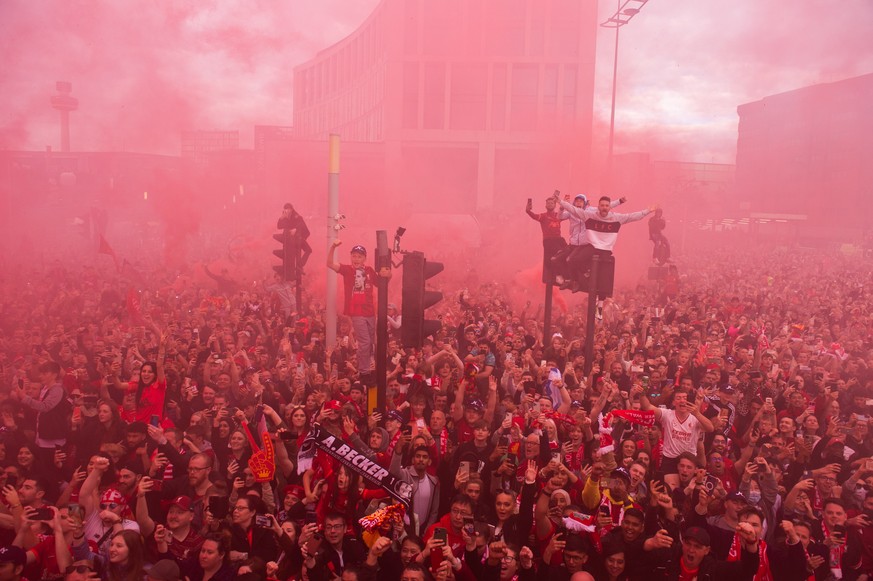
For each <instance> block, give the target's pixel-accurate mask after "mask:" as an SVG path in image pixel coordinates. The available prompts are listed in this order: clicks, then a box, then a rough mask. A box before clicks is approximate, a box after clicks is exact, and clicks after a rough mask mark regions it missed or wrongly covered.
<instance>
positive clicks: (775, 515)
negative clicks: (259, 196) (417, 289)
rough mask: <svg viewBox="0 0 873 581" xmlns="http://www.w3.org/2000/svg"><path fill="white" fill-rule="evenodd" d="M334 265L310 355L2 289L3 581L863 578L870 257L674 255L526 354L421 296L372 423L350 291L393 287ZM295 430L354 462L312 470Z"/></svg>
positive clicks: (232, 322)
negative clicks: (352, 454) (332, 306)
mask: <svg viewBox="0 0 873 581" xmlns="http://www.w3.org/2000/svg"><path fill="white" fill-rule="evenodd" d="M604 212H608V208H605V209H604ZM338 246H339V244H336V245H334V246H333V247H332V250H331V253H330V255H329V260H328V265H329V266H330V268H331V269H333V270H335V271H336V272H337V273H338V276H342V277H343V278H344V279H346V282H347V284H346V286H345V290H346V293H347V296H346V297H345V298H346V314H348V315H350V316H348V317H346V316H343V317H340V320H339V323H338V328H337V335H336V336H337V341H336V343H335V344H326V338H327V333H326V329H325V316H324V309H323V302H322V304H317V303H316V302H315V301H310V302H308V303H307V304H304V305H299V306H298V309H297V310H296V311H295V312H293V313H290V314H289V313H288V312H286V311H285V310H283V308H282V307H281V305H280V304H279V301H278V299H277V297H275V296H273V295H271V294H270V292H269V291H266V290H263V289H260V288H254V289H252V288H247V289H246V290H237V291H234V292H229V293H224V294H222V293H220V292H216V291H210V290H206V289H192V288H189V289H186V290H183V291H182V292H179V291H178V289H176V288H174V287H173V285H172V276H171V274H170V273H165V272H164V273H152V274H151V276H148V277H146V278H147V280H145V281H141V283H140V286H139V287H138V288H136V289H130V288H129V285H128V284H126V283H122V282H121V281H118V280H117V279H114V278H113V277H112V276H110V275H108V274H107V273H104V272H102V271H100V270H98V269H95V268H91V267H83V268H75V267H72V266H67V267H64V266H61V265H60V264H56V265H54V266H53V267H51V268H47V269H45V270H43V271H40V272H29V273H27V274H26V275H24V274H22V277H21V278H18V279H16V280H11V279H10V280H6V281H5V282H4V283H3V289H2V290H3V301H2V307H0V310H2V317H0V326H2V337H0V358H2V387H0V466H2V473H0V581H18V580H19V579H26V580H28V581H38V580H45V581H51V580H57V579H61V578H64V579H66V580H67V581H92V580H96V579H98V578H99V579H101V580H103V581H140V580H142V579H152V580H154V581H177V580H180V579H185V578H187V579H188V581H210V580H214V581H229V580H230V579H232V578H234V577H241V578H245V579H249V580H252V581H255V580H264V579H271V580H273V579H275V580H278V581H287V580H296V579H307V580H309V581H322V580H323V581H329V580H331V579H335V578H341V579H342V580H343V581H353V580H371V579H375V578H376V577H377V576H378V578H380V579H385V580H394V579H400V580H402V581H425V580H430V579H437V580H439V581H446V580H449V579H457V580H472V579H474V578H478V579H483V580H484V579H494V580H496V579H500V580H501V581H510V580H515V579H521V580H531V579H534V578H537V579H554V580H560V579H573V580H574V581H584V580H586V579H598V580H600V579H604V580H607V579H608V580H611V581H612V580H621V579H630V580H635V579H671V580H675V579H679V580H682V581H691V580H694V579H699V580H704V579H736V580H741V579H755V580H771V579H772V580H783V579H784V580H798V581H800V580H804V581H806V580H812V579H816V580H824V579H865V578H867V577H868V576H869V575H871V573H873V543H871V541H873V492H871V491H873V458H871V456H873V440H871V436H870V430H869V428H868V422H869V421H870V414H871V412H873V385H871V382H873V373H871V369H873V345H871V332H873V311H871V309H870V305H871V292H873V286H871V272H873V269H871V263H870V262H869V261H867V260H866V259H861V258H851V259H848V258H844V257H841V256H837V255H831V254H827V253H823V252H822V253H819V252H812V251H804V252H798V251H776V250H761V251H760V252H759V253H758V254H757V255H755V256H748V255H747V254H745V253H734V252H729V251H727V250H724V251H719V252H717V253H714V254H709V255H707V256H701V257H698V258H696V259H695V258H694V257H688V258H687V259H686V262H685V263H684V264H683V272H684V274H683V276H682V277H681V279H678V278H677V280H676V281H674V283H673V284H671V285H670V287H669V288H666V289H665V287H664V285H663V283H658V282H644V283H641V284H639V285H638V286H636V287H633V288H625V289H618V290H617V292H616V295H615V296H614V297H612V298H608V299H606V300H605V301H604V304H603V308H602V319H600V320H598V321H597V324H596V327H595V328H594V329H585V324H584V316H583V313H581V312H572V311H570V312H565V313H561V314H559V315H558V316H557V318H556V320H555V321H553V322H552V325H551V329H550V333H549V335H548V336H545V335H544V334H543V321H542V307H541V306H540V308H536V307H535V306H532V305H531V304H530V302H528V303H526V304H512V302H511V300H510V299H509V298H508V296H509V293H508V292H507V289H506V286H505V285H502V284H499V283H488V284H482V285H480V286H478V287H476V288H466V289H464V290H461V289H463V288H464V287H465V286H466V285H465V284H464V280H463V278H462V277H461V276H457V277H455V278H454V279H451V278H450V277H445V278H446V280H454V282H453V283H451V284H453V285H455V286H456V288H444V289H442V290H443V291H444V293H445V295H446V299H445V300H443V301H442V302H441V303H439V304H438V306H437V307H436V309H438V310H439V313H440V316H441V320H442V323H443V326H442V330H441V331H440V332H439V333H437V334H436V335H435V336H432V337H430V338H428V339H427V340H426V341H425V343H424V345H423V347H422V348H421V349H410V348H404V347H403V346H402V345H401V344H400V342H399V337H400V331H399V330H398V329H396V328H395V326H392V328H391V336H390V340H389V343H388V345H387V352H388V355H387V357H388V361H387V365H388V379H387V398H386V399H387V405H386V407H385V408H383V409H374V410H370V409H368V407H367V405H368V404H367V402H368V390H369V389H371V388H372V385H371V384H372V383H373V380H374V374H373V373H372V368H373V367H374V365H375V363H374V362H373V360H372V359H371V357H372V347H371V336H370V335H369V333H370V330H369V329H370V328H369V322H368V321H362V320H360V319H363V318H369V317H370V316H372V315H373V313H372V311H369V310H367V308H366V305H365V304H362V303H357V302H355V301H356V300H357V299H356V298H354V297H352V296H351V295H350V294H349V293H364V294H366V293H367V292H372V282H373V280H374V277H375V276H379V275H383V276H389V275H390V273H383V272H379V273H377V272H376V271H374V270H372V269H370V268H369V267H366V269H365V270H366V272H364V273H363V274H360V273H359V272H358V271H359V270H362V269H364V267H363V263H364V260H363V259H364V258H366V249H365V248H363V247H361V246H354V247H353V248H352V249H351V255H352V264H351V265H343V264H341V261H340V260H339V259H338V258H337V252H336V251H337V248H338ZM356 253H357V255H358V256H355V254H356ZM359 275H360V277H361V278H360V279H356V277H358V276H359ZM22 280H26V281H28V282H29V284H22V283H21V281H22ZM445 284H447V285H448V284H450V283H445ZM364 300H366V297H365V298H364ZM349 309H351V311H349ZM400 326H401V327H402V320H401V321H400ZM362 333H367V336H366V337H362V336H359V335H361V334H362ZM587 333H593V336H594V346H595V349H594V359H593V361H590V362H586V361H585V358H584V343H585V338H586V336H587ZM361 343H364V344H365V345H366V347H367V348H366V349H361ZM362 360H363V361H362ZM362 362H363V363H364V365H361V363H362ZM316 432H317V433H320V434H328V435H330V436H332V438H331V439H336V440H339V441H342V442H343V443H344V445H345V446H346V449H347V450H353V451H356V453H357V454H358V455H359V456H358V458H362V459H363V460H361V461H352V462H341V461H339V460H338V459H337V458H336V457H335V456H333V455H331V454H330V453H328V451H327V450H325V449H322V448H316V449H315V450H313V451H311V452H312V455H311V457H309V455H307V454H306V448H307V442H308V440H309V438H311V437H312V434H313V433H316ZM304 457H307V460H306V461H305V462H304V460H303V458H304ZM265 458H266V459H267V460H268V462H267V463H265V462H264V460H265ZM365 463H366V465H367V466H372V467H375V469H376V470H379V471H384V473H385V474H389V473H390V474H391V475H392V476H393V477H394V478H396V479H397V480H398V481H400V482H402V483H406V485H407V486H406V488H405V489H404V490H405V492H406V493H407V496H406V497H402V496H400V495H397V494H393V493H392V492H391V491H389V490H386V488H385V487H381V486H379V485H378V484H377V483H376V482H375V481H374V480H373V478H371V476H372V475H373V474H374V470H373V469H368V470H365V469H364V468H363V466H364V464H365ZM267 464H269V466H268V465H267ZM265 475H266V476H265Z"/></svg>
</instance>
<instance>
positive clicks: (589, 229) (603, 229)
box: [555, 192, 657, 280]
mask: <svg viewBox="0 0 873 581" xmlns="http://www.w3.org/2000/svg"><path fill="white" fill-rule="evenodd" d="M555 199H556V200H557V202H558V203H559V204H560V205H561V207H562V208H564V209H565V210H566V211H567V212H569V213H570V215H571V216H574V217H576V218H579V219H580V220H582V221H584V224H585V235H586V241H587V243H586V244H584V245H583V246H581V248H580V249H579V251H578V252H575V253H574V254H573V256H571V257H570V260H568V262H567V265H568V267H569V270H570V272H571V273H573V274H575V275H576V276H578V277H579V279H578V280H581V278H582V275H583V274H584V273H585V272H586V271H587V270H588V268H589V267H590V265H591V258H592V257H593V256H594V255H595V254H598V255H601V256H611V255H612V249H613V248H615V243H616V242H617V241H618V230H619V228H621V226H622V224H627V223H628V222H635V221H637V220H642V219H643V218H645V217H646V216H648V215H649V213H651V212H653V211H655V210H656V209H657V207H656V206H652V207H651V208H647V209H645V210H641V211H639V212H634V213H632V214H619V213H617V212H613V211H612V207H613V206H614V203H613V201H612V199H611V198H610V197H609V196H601V197H600V199H599V200H598V202H597V208H596V209H594V208H579V207H577V206H574V205H572V204H570V203H569V202H565V201H564V200H561V199H560V195H559V194H558V193H557V192H556V193H555Z"/></svg>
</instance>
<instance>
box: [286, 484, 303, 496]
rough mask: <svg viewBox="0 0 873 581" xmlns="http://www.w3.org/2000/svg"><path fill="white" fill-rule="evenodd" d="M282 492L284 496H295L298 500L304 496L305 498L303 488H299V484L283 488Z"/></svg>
mask: <svg viewBox="0 0 873 581" xmlns="http://www.w3.org/2000/svg"><path fill="white" fill-rule="evenodd" d="M284 492H285V496H288V495H289V494H290V495H291V496H297V497H299V498H303V497H304V496H306V493H305V492H304V490H303V487H302V486H300V485H299V484H289V485H288V486H286V487H285V489H284Z"/></svg>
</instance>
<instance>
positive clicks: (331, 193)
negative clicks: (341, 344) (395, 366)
mask: <svg viewBox="0 0 873 581" xmlns="http://www.w3.org/2000/svg"><path fill="white" fill-rule="evenodd" d="M339 160H340V137H339V135H336V134H334V133H331V135H330V143H329V146H328V170H327V248H328V250H330V247H331V244H332V243H333V241H334V240H335V239H336V228H335V226H336V225H337V223H338V220H337V219H336V217H337V215H338V214H339ZM336 278H337V275H336V273H335V272H332V271H331V270H330V269H327V281H326V282H327V284H326V287H327V289H326V292H327V299H326V300H327V305H326V309H325V313H324V320H325V326H326V327H327V328H326V329H325V341H326V342H327V345H326V347H327V348H329V349H333V346H334V345H336V284H337V282H336ZM298 308H299V307H298Z"/></svg>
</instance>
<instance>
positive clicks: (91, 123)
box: [0, 0, 873, 163]
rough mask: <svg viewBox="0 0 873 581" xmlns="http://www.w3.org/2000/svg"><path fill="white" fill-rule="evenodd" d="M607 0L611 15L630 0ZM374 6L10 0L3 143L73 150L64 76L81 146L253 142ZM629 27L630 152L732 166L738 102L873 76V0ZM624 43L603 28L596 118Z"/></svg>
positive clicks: (681, 13)
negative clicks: (213, 139)
mask: <svg viewBox="0 0 873 581" xmlns="http://www.w3.org/2000/svg"><path fill="white" fill-rule="evenodd" d="M580 1H587V0H580ZM598 1H599V5H600V13H601V20H604V19H605V18H607V17H608V16H609V15H610V14H611V13H612V12H614V10H615V7H616V4H615V2H614V1H612V0H598ZM376 4H377V0H294V1H292V0H261V1H257V0H212V1H205V0H189V1H184V2H183V1H172V0H167V1H164V0H150V1H139V0H126V1H110V0H103V1H97V0H36V1H34V0H4V1H3V2H0V51H2V54H3V55H4V56H3V61H4V64H3V66H2V68H0V91H2V94H3V97H4V98H3V103H2V105H0V148H6V149H42V148H44V147H45V146H46V145H47V144H51V145H52V146H53V147H55V148H58V147H59V143H58V142H59V138H58V129H57V117H56V115H57V114H56V113H55V112H54V111H53V110H52V109H51V108H50V106H49V97H50V96H51V94H52V93H53V92H54V81H55V80H61V79H63V80H69V81H71V82H72V83H73V87H74V91H73V93H74V96H77V97H78V98H79V99H80V109H79V111H77V112H76V113H74V114H73V119H74V123H73V130H72V142H73V147H74V149H80V150H95V149H113V148H119V149H127V150H133V151H148V152H165V153H177V152H178V148H179V141H178V139H179V137H178V135H179V130H180V129H182V128H208V129H239V130H240V131H241V133H242V136H243V143H242V145H243V146H244V147H251V126H252V125H253V124H255V123H267V124H285V125H290V123H291V113H292V102H291V89H292V75H291V71H292V68H293V66H294V65H295V64H297V63H299V62H301V61H303V60H305V59H306V58H308V57H309V56H311V55H313V54H314V53H315V52H317V51H318V50H320V49H322V48H324V47H326V46H328V45H330V44H331V43H332V42H335V41H337V40H339V39H341V38H342V37H344V36H345V35H346V34H348V33H349V32H351V31H352V30H354V28H355V27H356V26H357V25H358V24H360V23H361V22H362V21H363V20H364V18H366V16H367V15H368V14H369V12H370V11H371V10H372V8H373V7H374V6H375V5H376ZM621 35H622V36H621V50H620V60H619V91H618V107H617V113H616V152H618V153H621V152H623V151H651V152H653V156H654V158H655V159H684V160H697V161H716V162H726V163H732V162H733V161H734V153H735V144H736V126H737V117H736V106H737V105H739V104H741V103H744V102H748V101H752V100H757V99H759V98H761V97H763V96H765V95H769V94H773V93H777V92H782V91H786V90H790V89H793V88H797V87H801V86H805V85H809V84H813V83H820V82H829V81H835V80H839V79H843V78H847V77H851V76H855V75H858V74H863V73H869V72H873V40H871V39H873V2H871V0H848V1H845V2H834V1H833V0H801V1H798V2H790V3H789V2H774V1H772V0H733V1H732V2H714V1H710V0H651V1H650V2H649V3H648V5H646V6H645V8H644V9H643V10H642V12H641V13H640V14H639V15H638V16H637V17H636V18H635V19H634V20H633V21H632V22H631V23H630V24H629V25H628V26H626V27H625V28H624V29H623V30H622V33H621ZM613 38H614V37H613V32H612V30H607V29H600V37H599V42H598V73H597V96H596V111H595V115H596V116H597V117H598V118H600V119H601V120H602V125H601V124H598V127H605V126H606V123H608V118H609V97H610V83H611V80H612V56H613V50H612V49H613ZM597 141H598V143H601V142H605V137H604V136H603V135H602V134H601V135H600V136H598V140H597Z"/></svg>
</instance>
